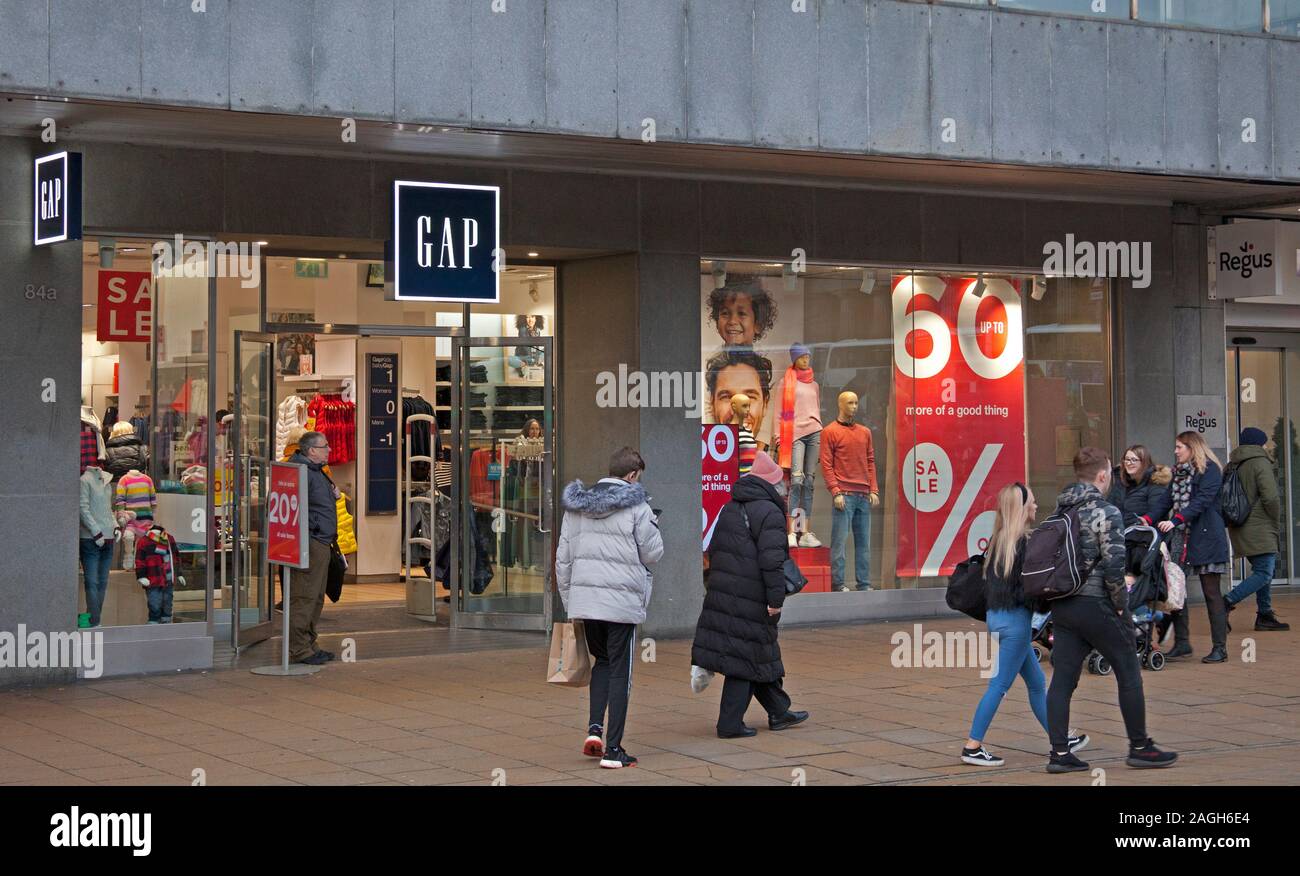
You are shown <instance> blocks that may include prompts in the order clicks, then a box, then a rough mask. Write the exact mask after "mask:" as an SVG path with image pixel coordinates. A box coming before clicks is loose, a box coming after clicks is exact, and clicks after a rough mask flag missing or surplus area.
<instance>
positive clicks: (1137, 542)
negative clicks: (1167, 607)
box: [1087, 524, 1168, 675]
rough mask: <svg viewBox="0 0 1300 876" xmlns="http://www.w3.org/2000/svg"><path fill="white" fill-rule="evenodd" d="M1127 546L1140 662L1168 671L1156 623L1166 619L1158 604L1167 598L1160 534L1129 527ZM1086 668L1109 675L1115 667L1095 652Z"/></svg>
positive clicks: (1130, 600)
mask: <svg viewBox="0 0 1300 876" xmlns="http://www.w3.org/2000/svg"><path fill="white" fill-rule="evenodd" d="M1124 545H1125V548H1126V549H1127V553H1128V561H1127V563H1126V565H1125V572H1126V573H1127V574H1128V575H1130V576H1132V577H1133V582H1132V583H1131V584H1129V585H1128V606H1129V614H1130V616H1131V617H1132V619H1133V628H1134V629H1133V638H1134V640H1135V642H1136V646H1137V657H1138V662H1139V663H1141V664H1142V668H1143V669H1150V670H1151V671H1152V672H1159V671H1160V670H1161V669H1164V668H1165V655H1164V654H1162V653H1160V652H1159V651H1157V650H1156V640H1157V639H1158V638H1159V637H1158V635H1157V633H1156V624H1157V623H1158V622H1159V621H1160V619H1161V618H1162V617H1163V614H1162V613H1161V612H1159V611H1157V610H1156V603H1158V602H1163V601H1164V599H1165V597H1166V596H1167V595H1168V590H1167V586H1166V583H1165V567H1164V554H1163V552H1162V551H1161V540H1160V533H1159V531H1157V530H1156V528H1155V527H1153V526H1144V525H1141V524H1139V525H1136V526H1130V527H1129V528H1128V529H1126V530H1124ZM1087 666H1088V671H1089V672H1091V673H1092V674H1093V675H1110V672H1111V668H1112V667H1111V665H1110V661H1108V660H1107V659H1106V658H1105V657H1103V656H1101V654H1099V653H1097V652H1096V651H1093V652H1092V653H1091V654H1089V655H1088V662H1087Z"/></svg>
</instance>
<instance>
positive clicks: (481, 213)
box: [392, 180, 505, 304]
mask: <svg viewBox="0 0 1300 876" xmlns="http://www.w3.org/2000/svg"><path fill="white" fill-rule="evenodd" d="M392 243H393V253H392V260H393V268H392V279H393V295H394V297H395V298H396V299H397V300H399V301H402V300H414V301H459V302H470V303H476V304H495V303H497V302H499V301H500V300H501V283H500V280H501V273H500V272H501V270H502V269H503V268H504V267H505V266H504V265H503V264H499V263H498V262H497V255H498V251H499V249H500V247H501V189H500V187H499V186H469V185H453V184H451V183H432V182H413V181H409V180H397V181H395V182H394V183H393V241H392Z"/></svg>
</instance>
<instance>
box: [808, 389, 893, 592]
mask: <svg viewBox="0 0 1300 876" xmlns="http://www.w3.org/2000/svg"><path fill="white" fill-rule="evenodd" d="M838 402H839V415H838V416H837V417H836V418H835V422H833V423H830V424H828V425H827V426H826V427H825V428H824V429H822V452H821V463H822V473H823V474H824V475H825V476H826V486H827V488H828V489H830V491H831V495H832V496H833V497H834V505H835V508H834V510H833V511H832V512H831V587H832V589H834V590H848V589H849V588H848V586H847V585H846V584H845V582H844V551H845V549H846V548H847V547H848V538H849V532H850V531H852V533H853V558H854V561H853V575H854V578H855V579H856V582H857V587H858V589H859V590H870V589H871V556H870V551H871V511H872V509H874V508H878V507H880V490H879V487H878V486H877V484H876V453H875V450H874V449H873V447H872V442H871V430H870V429H868V428H867V427H866V426H864V425H862V424H861V423H858V422H855V420H854V418H855V417H856V416H857V413H858V396H857V394H856V393H852V392H842V393H840V396H839V399H838Z"/></svg>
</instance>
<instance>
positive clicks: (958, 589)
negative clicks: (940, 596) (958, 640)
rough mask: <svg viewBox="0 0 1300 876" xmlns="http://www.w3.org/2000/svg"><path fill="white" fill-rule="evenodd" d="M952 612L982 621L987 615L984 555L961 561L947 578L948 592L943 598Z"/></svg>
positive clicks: (987, 600)
mask: <svg viewBox="0 0 1300 876" xmlns="http://www.w3.org/2000/svg"><path fill="white" fill-rule="evenodd" d="M944 598H945V599H946V600H947V602H948V607H949V608H951V609H953V610H954V611H960V612H961V613H962V614H964V615H966V616H968V617H973V618H975V620H978V621H982V620H984V619H985V617H986V615H987V614H988V608H989V599H988V590H987V589H986V587H985V585H984V555H983V554H976V555H975V556H973V557H971V558H970V559H968V560H962V561H961V562H960V563H958V564H957V568H955V569H953V570H952V575H951V576H949V578H948V592H947V594H945V597H944Z"/></svg>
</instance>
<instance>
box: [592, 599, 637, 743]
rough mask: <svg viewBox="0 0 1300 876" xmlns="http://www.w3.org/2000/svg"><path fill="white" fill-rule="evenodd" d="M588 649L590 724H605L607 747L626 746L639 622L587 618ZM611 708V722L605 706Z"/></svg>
mask: <svg viewBox="0 0 1300 876" xmlns="http://www.w3.org/2000/svg"><path fill="white" fill-rule="evenodd" d="M582 627H583V629H584V630H585V631H586V634H587V650H588V651H590V652H591V658H592V667H591V721H590V722H589V723H591V724H599V725H601V726H602V727H604V728H605V748H606V750H608V749H610V748H622V747H623V726H624V724H626V723H627V699H628V695H629V694H631V693H632V653H633V646H634V645H635V644H636V624H620V623H615V622H614V621H600V620H584V621H583V622H582ZM606 708H608V709H609V723H606V722H605V710H606Z"/></svg>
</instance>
